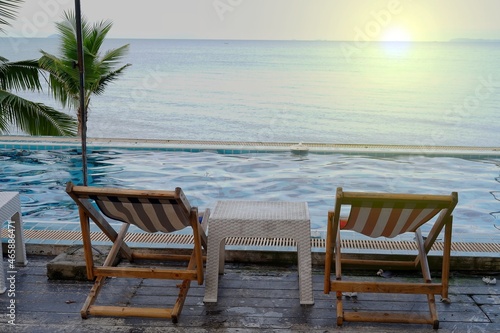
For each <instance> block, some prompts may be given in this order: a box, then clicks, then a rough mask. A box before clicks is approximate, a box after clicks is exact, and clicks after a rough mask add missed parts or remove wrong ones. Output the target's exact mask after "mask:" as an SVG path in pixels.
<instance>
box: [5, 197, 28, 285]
mask: <svg viewBox="0 0 500 333" xmlns="http://www.w3.org/2000/svg"><path fill="white" fill-rule="evenodd" d="M5 221H14V223H9V229H10V230H13V233H10V232H8V233H7V234H8V238H9V239H12V240H13V241H14V242H15V243H14V245H15V247H14V250H15V263H16V265H23V266H24V265H27V264H28V261H27V260H26V248H25V244H24V234H23V224H22V218H21V200H20V198H19V193H18V192H0V227H1V226H2V225H3V223H4V222H5ZM10 235H14V237H13V238H11V237H10ZM10 244H12V243H10ZM1 245H2V239H1V238H0V253H1ZM11 253H12V252H11ZM1 259H2V260H0V294H2V293H4V292H5V290H6V286H5V276H4V273H5V272H4V267H3V257H2V258H1ZM7 267H9V269H7V271H13V269H12V268H11V266H10V263H9V265H8V266H7Z"/></svg>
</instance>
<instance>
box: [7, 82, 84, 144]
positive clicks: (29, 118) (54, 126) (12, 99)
mask: <svg viewBox="0 0 500 333" xmlns="http://www.w3.org/2000/svg"><path fill="white" fill-rule="evenodd" d="M9 124H13V125H15V126H17V128H19V129H20V130H22V131H23V132H25V133H27V134H29V135H51V136H74V135H75V134H76V124H77V123H76V121H75V119H74V118H73V117H71V116H69V115H67V114H65V113H62V112H59V111H57V110H55V109H53V108H51V107H49V106H47V105H44V104H41V103H34V102H31V101H28V100H26V99H24V98H21V97H19V96H16V95H14V94H12V93H10V92H7V91H4V90H0V133H8V130H9V128H8V125H9Z"/></svg>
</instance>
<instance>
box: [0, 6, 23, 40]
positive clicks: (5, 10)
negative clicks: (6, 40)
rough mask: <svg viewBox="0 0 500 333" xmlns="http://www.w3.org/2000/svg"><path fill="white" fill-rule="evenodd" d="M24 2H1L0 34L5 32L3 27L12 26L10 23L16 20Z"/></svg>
mask: <svg viewBox="0 0 500 333" xmlns="http://www.w3.org/2000/svg"><path fill="white" fill-rule="evenodd" d="M23 2H24V0H2V1H0V32H4V31H5V30H4V29H3V28H2V26H10V22H9V21H12V20H15V19H16V16H17V10H18V9H19V7H20V5H21V4H22V3H23Z"/></svg>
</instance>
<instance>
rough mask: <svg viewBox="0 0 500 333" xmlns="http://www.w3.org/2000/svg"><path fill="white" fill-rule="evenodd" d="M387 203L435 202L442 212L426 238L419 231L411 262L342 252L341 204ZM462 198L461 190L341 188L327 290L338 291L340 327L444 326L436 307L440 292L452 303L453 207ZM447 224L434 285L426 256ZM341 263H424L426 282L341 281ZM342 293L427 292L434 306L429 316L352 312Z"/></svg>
mask: <svg viewBox="0 0 500 333" xmlns="http://www.w3.org/2000/svg"><path fill="white" fill-rule="evenodd" d="M361 201H363V202H367V201H368V202H370V201H373V202H379V203H381V202H384V203H389V204H390V203H393V204H399V205H402V204H404V203H408V202H412V203H418V204H423V205H425V204H432V205H434V207H437V208H438V209H439V210H440V212H439V213H438V214H437V215H436V216H437V218H436V219H435V222H434V225H433V227H432V229H431V230H430V232H429V234H428V236H427V237H426V238H424V237H422V233H421V231H420V228H418V229H416V230H414V232H415V240H416V243H417V249H418V254H417V255H416V258H415V259H414V260H412V261H404V260H403V261H394V260H387V259H385V260H363V259H347V258H343V257H342V254H341V244H342V243H341V237H340V230H341V224H342V225H344V223H347V221H342V223H341V219H340V210H341V207H342V206H351V207H352V205H356V204H358V203H359V202H361ZM457 202H458V195H457V193H456V192H453V193H451V195H419V194H384V193H363V192H343V190H342V188H340V187H339V188H337V194H336V201H335V210H334V211H329V212H328V225H327V240H326V245H327V248H326V257H325V280H324V293H325V294H329V293H330V292H335V293H336V297H337V325H339V326H341V325H342V323H343V321H359V322H389V323H419V324H431V325H433V327H434V328H435V329H437V328H439V320H438V316H437V311H436V304H435V298H434V295H435V294H441V297H442V300H443V301H445V302H449V299H448V284H449V266H450V251H451V236H452V220H453V216H452V211H453V209H454V208H455V206H456V204H457ZM367 223H369V222H367ZM443 227H444V248H443V257H442V272H441V282H440V283H433V282H432V279H431V273H430V269H429V263H428V260H427V254H428V252H429V250H430V249H431V247H432V245H433V244H434V242H435V241H436V238H437V237H438V235H439V233H440V232H441V230H442V229H443ZM334 256H335V279H331V270H332V262H333V259H334ZM342 264H354V265H363V266H366V265H375V266H377V267H379V268H380V267H384V266H383V265H390V266H391V267H396V268H397V267H400V268H412V269H416V268H417V267H418V266H420V268H421V271H422V275H423V280H424V281H423V283H396V282H352V281H342ZM343 292H360V293H403V294H425V295H427V301H428V305H429V315H425V314H416V313H411V314H408V313H395V312H393V313H387V312H347V311H344V308H343V304H342V293H343Z"/></svg>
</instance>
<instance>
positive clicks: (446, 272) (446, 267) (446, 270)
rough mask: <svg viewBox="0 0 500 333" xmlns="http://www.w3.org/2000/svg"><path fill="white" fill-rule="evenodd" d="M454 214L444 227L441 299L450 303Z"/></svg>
mask: <svg viewBox="0 0 500 333" xmlns="http://www.w3.org/2000/svg"><path fill="white" fill-rule="evenodd" d="M452 222H453V216H450V219H449V221H448V222H447V223H446V224H445V227H444V249H443V267H442V273H441V284H442V285H443V290H442V292H441V301H442V302H444V303H446V304H450V303H451V301H450V299H449V298H448V287H449V278H450V253H451V231H452Z"/></svg>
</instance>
